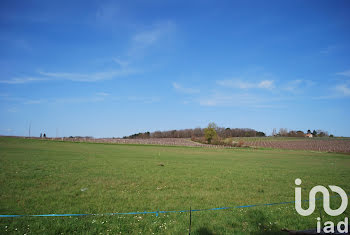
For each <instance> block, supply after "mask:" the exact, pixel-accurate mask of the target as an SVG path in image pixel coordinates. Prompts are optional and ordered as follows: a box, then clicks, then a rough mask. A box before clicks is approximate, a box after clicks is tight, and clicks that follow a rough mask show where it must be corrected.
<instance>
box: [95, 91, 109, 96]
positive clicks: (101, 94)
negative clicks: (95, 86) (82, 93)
mask: <svg viewBox="0 0 350 235" xmlns="http://www.w3.org/2000/svg"><path fill="white" fill-rule="evenodd" d="M96 95H98V96H109V95H110V94H109V93H106V92H97V93H96Z"/></svg>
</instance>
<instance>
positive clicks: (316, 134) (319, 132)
mask: <svg viewBox="0 0 350 235" xmlns="http://www.w3.org/2000/svg"><path fill="white" fill-rule="evenodd" d="M306 134H312V136H313V137H328V136H329V137H334V136H333V135H329V134H328V132H327V131H324V130H313V131H311V130H307V132H306V133H304V132H303V131H300V130H299V131H295V130H289V131H288V129H286V128H280V130H279V132H277V131H276V128H274V129H273V131H272V136H283V137H305V135H306Z"/></svg>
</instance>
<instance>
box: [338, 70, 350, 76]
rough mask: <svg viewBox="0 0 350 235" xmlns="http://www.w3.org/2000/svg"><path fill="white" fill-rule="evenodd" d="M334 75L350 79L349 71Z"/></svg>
mask: <svg viewBox="0 0 350 235" xmlns="http://www.w3.org/2000/svg"><path fill="white" fill-rule="evenodd" d="M336 75H341V76H346V77H350V70H346V71H343V72H339V73H336Z"/></svg>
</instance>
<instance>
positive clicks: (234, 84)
mask: <svg viewBox="0 0 350 235" xmlns="http://www.w3.org/2000/svg"><path fill="white" fill-rule="evenodd" d="M217 84H218V85H220V86H223V87H228V88H238V89H253V88H259V89H273V88H275V84H274V81H273V80H262V81H260V82H255V83H253V82H244V81H242V80H240V79H232V80H220V81H217Z"/></svg>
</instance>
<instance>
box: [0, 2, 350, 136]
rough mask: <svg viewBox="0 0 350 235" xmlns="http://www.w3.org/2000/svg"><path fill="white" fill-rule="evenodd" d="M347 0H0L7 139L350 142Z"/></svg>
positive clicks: (0, 92)
mask: <svg viewBox="0 0 350 235" xmlns="http://www.w3.org/2000/svg"><path fill="white" fill-rule="evenodd" d="M349 12H350V2H349V1H120V2H118V1H56V2H54V1H13V0H11V1H1V3H0V52H1V53H0V134H2V135H27V134H28V127H29V123H31V132H32V135H35V136H39V134H40V133H41V132H46V133H47V135H48V136H56V133H57V134H58V136H69V135H89V136H95V137H112V136H124V135H130V134H133V133H135V132H144V131H155V130H170V129H183V128H194V127H198V126H200V127H205V126H206V125H207V124H208V122H211V121H214V122H216V123H217V124H218V125H219V126H225V127H239V128H242V127H249V128H254V129H256V130H261V131H264V132H266V133H267V134H270V133H271V131H272V129H273V128H277V129H279V128H288V129H298V130H299V129H301V130H304V131H306V130H307V129H324V130H327V131H329V132H330V133H333V134H335V135H339V136H350V125H349V120H350V119H349V117H350V108H349V104H350V103H349V102H350V30H349V29H350V14H349Z"/></svg>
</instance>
